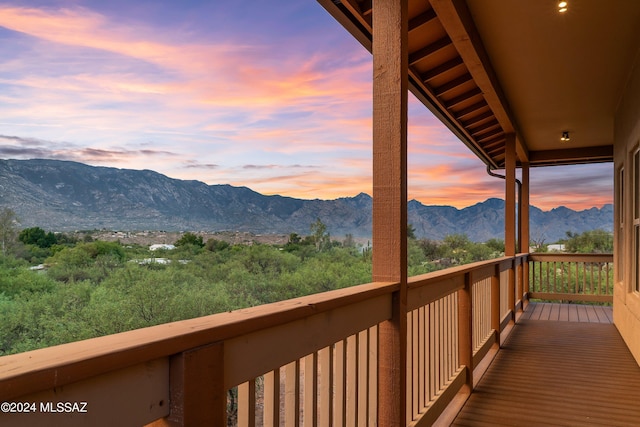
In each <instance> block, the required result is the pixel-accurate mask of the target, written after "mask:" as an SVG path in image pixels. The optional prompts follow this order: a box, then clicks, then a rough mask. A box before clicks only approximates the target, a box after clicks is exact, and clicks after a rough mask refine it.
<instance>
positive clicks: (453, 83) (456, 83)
mask: <svg viewBox="0 0 640 427" xmlns="http://www.w3.org/2000/svg"><path fill="white" fill-rule="evenodd" d="M472 81H473V77H471V74H469V73H464V74H463V75H461V76H459V77H456V78H455V79H453V80H450V81H449V82H448V83H445V84H443V85H441V86H438V87H436V88H434V89H433V92H434V93H435V94H436V96H442V95H444V94H445V93H447V92H449V91H452V90H454V89H456V88H458V87H460V86H462V85H463V84H465V83H469V82H472Z"/></svg>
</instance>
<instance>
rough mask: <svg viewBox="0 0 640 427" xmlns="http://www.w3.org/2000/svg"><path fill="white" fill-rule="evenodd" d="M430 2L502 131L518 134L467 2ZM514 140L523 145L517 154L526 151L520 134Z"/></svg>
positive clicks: (435, 0) (431, 0)
mask: <svg viewBox="0 0 640 427" xmlns="http://www.w3.org/2000/svg"><path fill="white" fill-rule="evenodd" d="M429 2H430V3H431V6H432V7H433V10H434V11H435V12H436V15H438V19H439V20H440V22H441V23H442V26H443V27H444V29H445V31H446V32H447V34H448V35H449V37H450V38H451V42H452V43H453V44H454V46H455V47H456V49H457V51H458V52H459V54H460V56H461V57H462V59H463V60H464V63H465V65H466V66H467V68H468V69H469V72H470V73H471V75H472V76H473V78H474V80H475V82H476V84H477V85H478V87H479V88H480V89H481V90H482V93H483V94H484V97H485V99H486V101H487V103H488V104H489V106H490V107H491V110H493V113H494V114H495V116H496V118H497V119H498V121H499V122H500V125H501V126H502V128H503V129H504V131H505V132H506V133H515V134H516V135H517V136H521V133H520V132H519V129H518V126H517V124H516V121H515V119H514V117H515V116H514V115H513V113H512V111H511V107H510V106H509V103H508V102H507V99H506V96H505V95H504V92H503V90H502V88H501V86H500V84H499V82H498V78H497V77H496V74H495V71H494V70H493V67H492V65H491V61H490V60H489V56H488V54H487V52H486V50H485V48H484V45H483V44H482V40H481V38H480V35H479V34H478V30H477V28H476V26H475V24H474V22H473V18H472V16H471V12H470V11H469V9H468V7H467V4H466V2H465V1H464V0H429ZM516 140H517V141H518V142H517V145H523V147H520V148H519V147H516V151H517V152H518V155H519V156H520V155H521V154H523V153H526V152H527V149H526V143H525V142H524V141H522V138H521V137H519V138H516Z"/></svg>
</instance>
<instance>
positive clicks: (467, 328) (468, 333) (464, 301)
mask: <svg viewBox="0 0 640 427" xmlns="http://www.w3.org/2000/svg"><path fill="white" fill-rule="evenodd" d="M498 328H500V326H498ZM458 359H459V360H460V364H461V365H463V366H464V367H465V370H466V381H465V386H464V387H463V389H462V391H463V392H464V393H471V391H472V390H473V299H472V295H471V274H470V273H467V274H465V277H464V288H463V289H460V290H459V291H458Z"/></svg>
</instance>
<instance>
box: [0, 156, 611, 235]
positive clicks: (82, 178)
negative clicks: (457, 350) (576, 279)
mask: <svg viewBox="0 0 640 427" xmlns="http://www.w3.org/2000/svg"><path fill="white" fill-rule="evenodd" d="M5 207H7V208H11V209H13V210H14V211H15V212H16V214H17V216H18V219H19V221H20V224H21V227H35V226H39V227H42V228H44V229H46V230H54V231H72V230H93V229H109V230H127V231H133V230H165V231H187V230H190V231H224V230H237V231H246V232H251V233H256V234H272V233H277V234H289V233H292V232H295V233H298V234H301V235H306V234H309V232H310V231H309V226H310V224H311V223H313V222H315V221H316V219H317V218H320V219H321V220H322V222H323V223H325V224H326V225H327V230H328V231H329V232H330V234H331V235H332V236H333V237H334V238H339V237H343V236H344V235H346V234H348V233H350V234H352V235H353V236H355V237H368V236H370V235H371V209H372V198H371V197H370V196H369V195H367V194H364V193H361V194H358V195H357V196H355V197H344V198H339V199H335V200H318V199H316V200H303V199H295V198H291V197H284V196H278V195H273V196H267V195H263V194H260V193H257V192H255V191H253V190H251V189H249V188H247V187H234V186H231V185H208V184H205V183H203V182H200V181H193V180H178V179H173V178H169V177H167V176H165V175H162V174H160V173H157V172H154V171H151V170H130V169H117V168H110V167H96V166H89V165H85V164H82V163H77V162H69V161H60V160H44V159H34V160H0V208H5ZM408 222H409V223H410V224H411V225H412V226H413V227H414V228H415V231H416V236H417V237H419V238H422V237H425V238H429V239H435V240H439V239H442V238H443V237H445V236H446V235H449V234H466V235H467V236H468V237H469V238H470V239H471V240H474V241H486V240H488V239H490V238H494V237H495V238H500V239H501V238H503V233H504V201H503V200H501V199H495V198H492V199H488V200H486V201H484V202H481V203H477V204H475V205H473V206H469V207H467V208H463V209H457V208H455V207H452V206H428V205H424V204H422V203H420V202H419V201H416V200H411V201H409V204H408ZM530 224H531V237H532V239H534V240H536V241H541V240H543V241H544V242H546V243H550V242H555V241H557V240H558V239H559V238H562V237H564V236H565V234H566V232H567V231H571V232H576V233H581V232H583V231H587V230H593V229H604V230H607V231H611V230H612V229H613V206H612V205H610V204H608V205H605V206H603V207H602V208H596V207H593V208H591V209H587V210H583V211H574V210H572V209H569V208H566V207H564V206H560V207H558V208H555V209H552V210H550V211H542V210H541V209H538V208H536V207H534V206H531V207H530Z"/></svg>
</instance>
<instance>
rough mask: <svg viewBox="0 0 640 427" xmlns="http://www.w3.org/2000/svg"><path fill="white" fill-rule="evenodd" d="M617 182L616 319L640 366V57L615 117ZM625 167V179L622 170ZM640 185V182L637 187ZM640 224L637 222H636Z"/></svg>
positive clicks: (615, 172) (614, 305)
mask: <svg viewBox="0 0 640 427" xmlns="http://www.w3.org/2000/svg"><path fill="white" fill-rule="evenodd" d="M614 132H615V135H614V141H615V145H614V164H615V169H614V174H615V175H614V180H615V189H614V191H615V196H614V201H615V211H614V216H615V218H614V225H615V226H614V229H615V248H616V254H615V259H614V263H615V265H616V268H617V270H616V285H615V289H614V298H613V318H614V323H615V324H616V326H617V328H618V330H619V331H620V334H621V335H622V337H623V338H624V340H625V341H626V343H627V345H628V346H629V349H630V350H631V352H632V353H633V355H634V357H635V359H636V361H637V362H638V364H640V333H638V331H640V293H639V292H637V290H636V289H635V288H636V284H635V283H636V280H635V274H640V273H634V272H635V271H640V268H638V269H637V270H636V268H637V267H636V264H637V263H638V257H637V254H634V252H637V251H635V250H634V246H635V245H634V226H633V223H634V209H633V204H634V203H640V201H638V200H635V201H634V185H633V184H634V183H633V177H634V173H633V167H634V164H633V163H634V162H633V153H634V151H635V150H636V149H637V148H638V143H639V141H640V57H639V56H636V59H635V64H634V67H633V70H632V72H631V75H630V77H629V80H628V82H627V85H626V87H625V90H624V91H623V96H622V98H621V100H620V104H619V106H618V110H617V112H616V116H615V130H614ZM622 168H624V174H623V178H622V179H621V178H620V171H621V169H622ZM638 186H640V183H636V188H638ZM636 222H637V221H636Z"/></svg>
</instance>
